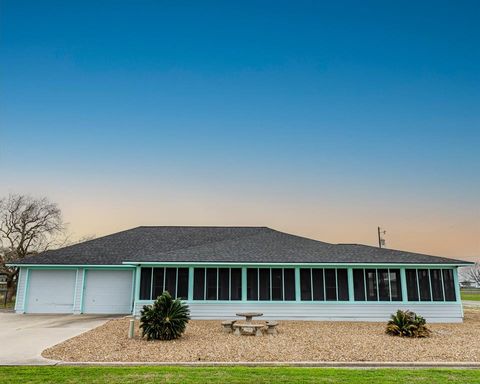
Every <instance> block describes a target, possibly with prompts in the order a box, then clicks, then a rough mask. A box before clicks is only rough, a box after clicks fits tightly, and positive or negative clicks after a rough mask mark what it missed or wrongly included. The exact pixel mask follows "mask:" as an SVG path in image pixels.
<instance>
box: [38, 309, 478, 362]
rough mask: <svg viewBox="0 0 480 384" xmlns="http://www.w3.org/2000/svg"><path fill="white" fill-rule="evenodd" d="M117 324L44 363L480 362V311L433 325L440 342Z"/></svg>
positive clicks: (355, 325)
mask: <svg viewBox="0 0 480 384" xmlns="http://www.w3.org/2000/svg"><path fill="white" fill-rule="evenodd" d="M128 323H129V319H126V318H124V319H115V320H111V321H109V322H108V323H106V324H104V325H102V326H100V327H98V328H96V329H93V330H91V331H89V332H86V333H84V334H82V335H80V336H77V337H74V338H72V339H70V340H67V341H65V342H63V343H61V344H58V345H56V346H54V347H52V348H49V349H46V350H45V351H44V352H43V354H42V356H44V357H46V358H49V359H54V360H63V361H92V362H93V361H99V362H100V361H101V362H113V361H125V362H126V361H135V362H154V361H159V362H192V361H281V362H288V361H348V362H353V361H403V362H405V361H408V362H415V361H445V362H461V361H468V362H480V310H478V309H473V308H468V309H466V310H465V322H464V323H462V324H431V325H430V326H429V327H430V329H431V330H432V331H433V335H432V337H430V338H428V339H407V338H400V337H392V336H388V335H386V334H385V333H384V331H385V324H384V323H364V322H316V321H315V322H314V321H280V322H279V327H278V331H279V334H278V335H277V336H267V335H265V336H263V337H255V336H234V335H232V334H224V333H222V329H221V325H220V321H219V320H218V321H217V320H215V321H212V320H208V321H203V320H193V321H190V323H189V324H188V327H187V331H186V333H185V334H184V336H183V337H182V338H181V339H178V340H175V341H146V340H143V339H141V338H140V336H139V332H138V324H137V329H136V335H135V338H134V339H128V337H127V331H128Z"/></svg>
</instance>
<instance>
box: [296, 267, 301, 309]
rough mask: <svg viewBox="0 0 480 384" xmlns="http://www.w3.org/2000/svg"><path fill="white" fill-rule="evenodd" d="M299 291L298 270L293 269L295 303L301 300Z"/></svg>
mask: <svg viewBox="0 0 480 384" xmlns="http://www.w3.org/2000/svg"><path fill="white" fill-rule="evenodd" d="M301 293H302V291H301V289H300V268H299V267H297V268H295V301H300V298H301Z"/></svg>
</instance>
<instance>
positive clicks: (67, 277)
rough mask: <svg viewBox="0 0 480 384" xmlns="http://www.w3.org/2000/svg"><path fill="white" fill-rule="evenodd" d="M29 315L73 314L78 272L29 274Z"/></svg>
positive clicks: (46, 271) (36, 271) (57, 270)
mask: <svg viewBox="0 0 480 384" xmlns="http://www.w3.org/2000/svg"><path fill="white" fill-rule="evenodd" d="M28 273H29V279H28V292H27V295H28V299H27V306H26V308H25V311H26V312H27V313H72V312H73V300H74V296H75V277H76V273H77V272H76V270H61V269H56V270H33V269H31V270H30V271H29V272H28Z"/></svg>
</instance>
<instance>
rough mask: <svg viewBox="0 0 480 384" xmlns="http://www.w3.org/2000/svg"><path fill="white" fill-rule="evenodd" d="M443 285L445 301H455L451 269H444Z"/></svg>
mask: <svg viewBox="0 0 480 384" xmlns="http://www.w3.org/2000/svg"><path fill="white" fill-rule="evenodd" d="M442 273H443V285H444V287H445V301H456V300H457V298H456V293H455V280H454V279H453V269H444V270H443V271H442Z"/></svg>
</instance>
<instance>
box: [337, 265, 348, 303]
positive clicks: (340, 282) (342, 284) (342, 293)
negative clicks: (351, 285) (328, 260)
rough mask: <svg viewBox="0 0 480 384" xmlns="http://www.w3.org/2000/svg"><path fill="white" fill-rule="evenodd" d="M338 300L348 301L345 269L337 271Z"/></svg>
mask: <svg viewBox="0 0 480 384" xmlns="http://www.w3.org/2000/svg"><path fill="white" fill-rule="evenodd" d="M337 286H338V300H343V301H348V274H347V270H346V269H337Z"/></svg>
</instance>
